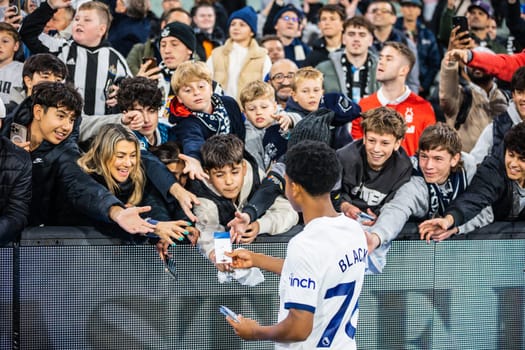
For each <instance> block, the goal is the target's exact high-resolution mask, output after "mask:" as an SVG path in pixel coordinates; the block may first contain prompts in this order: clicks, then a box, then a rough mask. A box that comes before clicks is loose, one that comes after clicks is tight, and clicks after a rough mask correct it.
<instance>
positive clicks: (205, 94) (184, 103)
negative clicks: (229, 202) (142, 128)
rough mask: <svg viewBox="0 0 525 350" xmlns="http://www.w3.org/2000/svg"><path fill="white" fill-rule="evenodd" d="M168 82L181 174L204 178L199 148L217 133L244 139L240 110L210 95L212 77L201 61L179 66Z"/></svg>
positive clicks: (228, 100)
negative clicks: (179, 146) (170, 89)
mask: <svg viewBox="0 0 525 350" xmlns="http://www.w3.org/2000/svg"><path fill="white" fill-rule="evenodd" d="M171 82H172V85H173V92H174V93H175V95H176V98H173V99H172V100H171V103H170V117H169V121H170V123H172V124H174V127H173V131H174V133H175V138H176V139H177V140H178V141H179V142H180V143H181V144H182V153H183V155H184V161H185V162H186V168H185V169H184V172H185V173H189V176H190V178H192V179H194V178H198V179H204V178H206V177H207V175H206V173H205V172H204V171H203V169H202V166H201V164H200V159H201V154H200V149H201V146H202V145H203V144H204V141H206V140H207V139H208V138H210V137H211V136H213V135H218V134H235V135H237V136H238V137H239V138H240V139H241V140H244V138H245V135H246V129H245V126H244V121H243V117H242V113H241V110H240V109H239V106H238V105H237V102H236V101H235V100H234V99H233V98H231V97H229V96H220V95H218V94H214V93H213V90H212V79H211V74H210V71H209V69H208V68H207V67H206V64H205V63H203V62H190V61H187V62H184V63H182V64H180V65H179V66H178V67H177V70H176V71H175V73H174V74H173V76H172V80H171ZM181 157H182V156H181Z"/></svg>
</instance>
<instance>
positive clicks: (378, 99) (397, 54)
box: [352, 41, 436, 157]
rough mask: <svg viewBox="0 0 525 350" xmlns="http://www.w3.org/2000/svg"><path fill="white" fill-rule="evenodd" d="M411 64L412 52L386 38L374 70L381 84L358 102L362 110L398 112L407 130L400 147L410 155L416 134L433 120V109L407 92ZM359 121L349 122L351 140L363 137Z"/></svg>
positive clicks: (416, 145) (424, 101) (417, 137)
mask: <svg viewBox="0 0 525 350" xmlns="http://www.w3.org/2000/svg"><path fill="white" fill-rule="evenodd" d="M415 63H416V58H415V56H414V53H413V52H412V50H410V49H409V48H408V46H406V45H405V44H402V43H399V42H394V41H387V42H386V43H385V44H384V47H383V49H382V50H381V52H380V54H379V62H378V64H377V70H376V79H377V81H378V82H380V83H381V87H380V88H379V90H377V91H376V92H375V93H373V94H372V95H370V96H367V97H364V98H362V99H361V100H360V101H359V106H361V110H362V111H363V112H366V111H368V110H370V109H373V108H377V107H380V106H384V107H389V108H392V109H394V110H396V111H398V112H399V113H400V114H401V115H402V116H403V118H405V123H406V125H407V131H406V133H405V137H404V139H403V141H402V142H401V147H403V148H404V149H405V151H406V152H407V154H408V156H410V157H411V156H413V155H414V154H415V153H416V151H417V147H418V142H419V137H420V136H421V133H422V132H423V130H424V129H425V128H426V127H427V126H429V125H432V124H435V123H436V117H435V115H434V110H433V109H432V106H431V105H430V103H429V102H428V101H426V100H424V99H423V98H422V97H420V96H418V95H416V94H415V93H414V92H412V91H410V89H409V88H408V86H407V83H406V82H407V77H408V75H409V73H410V70H411V69H412V67H413V66H414V64H415ZM361 121H362V118H357V119H354V120H353V121H352V138H353V139H354V140H357V139H360V138H362V137H363V129H362V128H361Z"/></svg>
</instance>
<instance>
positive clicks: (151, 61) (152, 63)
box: [142, 57, 157, 71]
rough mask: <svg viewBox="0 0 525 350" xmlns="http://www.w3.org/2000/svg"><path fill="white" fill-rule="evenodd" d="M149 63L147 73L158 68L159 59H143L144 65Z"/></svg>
mask: <svg viewBox="0 0 525 350" xmlns="http://www.w3.org/2000/svg"><path fill="white" fill-rule="evenodd" d="M145 63H148V65H147V66H146V71H148V70H150V69H153V68H156V67H157V59H156V58H155V57H144V58H142V64H145Z"/></svg>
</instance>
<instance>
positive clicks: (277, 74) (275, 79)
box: [270, 58, 298, 109]
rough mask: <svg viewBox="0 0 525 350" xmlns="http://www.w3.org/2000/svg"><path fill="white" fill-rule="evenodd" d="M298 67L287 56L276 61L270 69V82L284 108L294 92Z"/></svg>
mask: <svg viewBox="0 0 525 350" xmlns="http://www.w3.org/2000/svg"><path fill="white" fill-rule="evenodd" d="M297 69H298V68H297V65H296V64H295V63H294V61H292V60H289V59H287V58H284V59H282V60H279V61H277V62H275V63H274V64H273V65H272V68H271V69H270V84H272V87H273V88H274V90H275V100H276V101H277V103H278V104H279V105H281V107H282V108H283V109H284V108H285V107H286V102H287V101H288V98H289V97H290V95H291V94H292V81H293V78H294V76H295V72H297Z"/></svg>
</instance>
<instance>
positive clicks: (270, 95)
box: [239, 80, 300, 170]
mask: <svg viewBox="0 0 525 350" xmlns="http://www.w3.org/2000/svg"><path fill="white" fill-rule="evenodd" d="M239 99H240V101H241V108H242V110H243V111H244V114H245V115H246V121H245V126H246V150H247V151H248V152H249V153H250V154H251V155H252V156H253V157H254V158H255V160H256V161H257V164H258V165H259V167H260V168H261V169H263V170H267V169H268V167H269V166H270V165H271V164H270V163H271V161H272V160H274V157H273V150H274V148H275V145H274V143H275V142H278V143H284V144H286V137H287V131H288V129H289V128H292V127H293V125H294V123H296V122H298V121H299V120H300V119H297V120H293V119H292V118H291V117H290V115H289V114H288V113H286V112H284V111H282V110H281V109H280V107H279V105H278V104H277V102H276V101H275V91H274V89H273V87H272V86H271V85H270V84H268V83H265V82H263V81H261V80H255V81H253V82H251V83H248V85H246V86H245V87H244V88H243V89H242V90H241V93H240V96H239Z"/></svg>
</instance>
